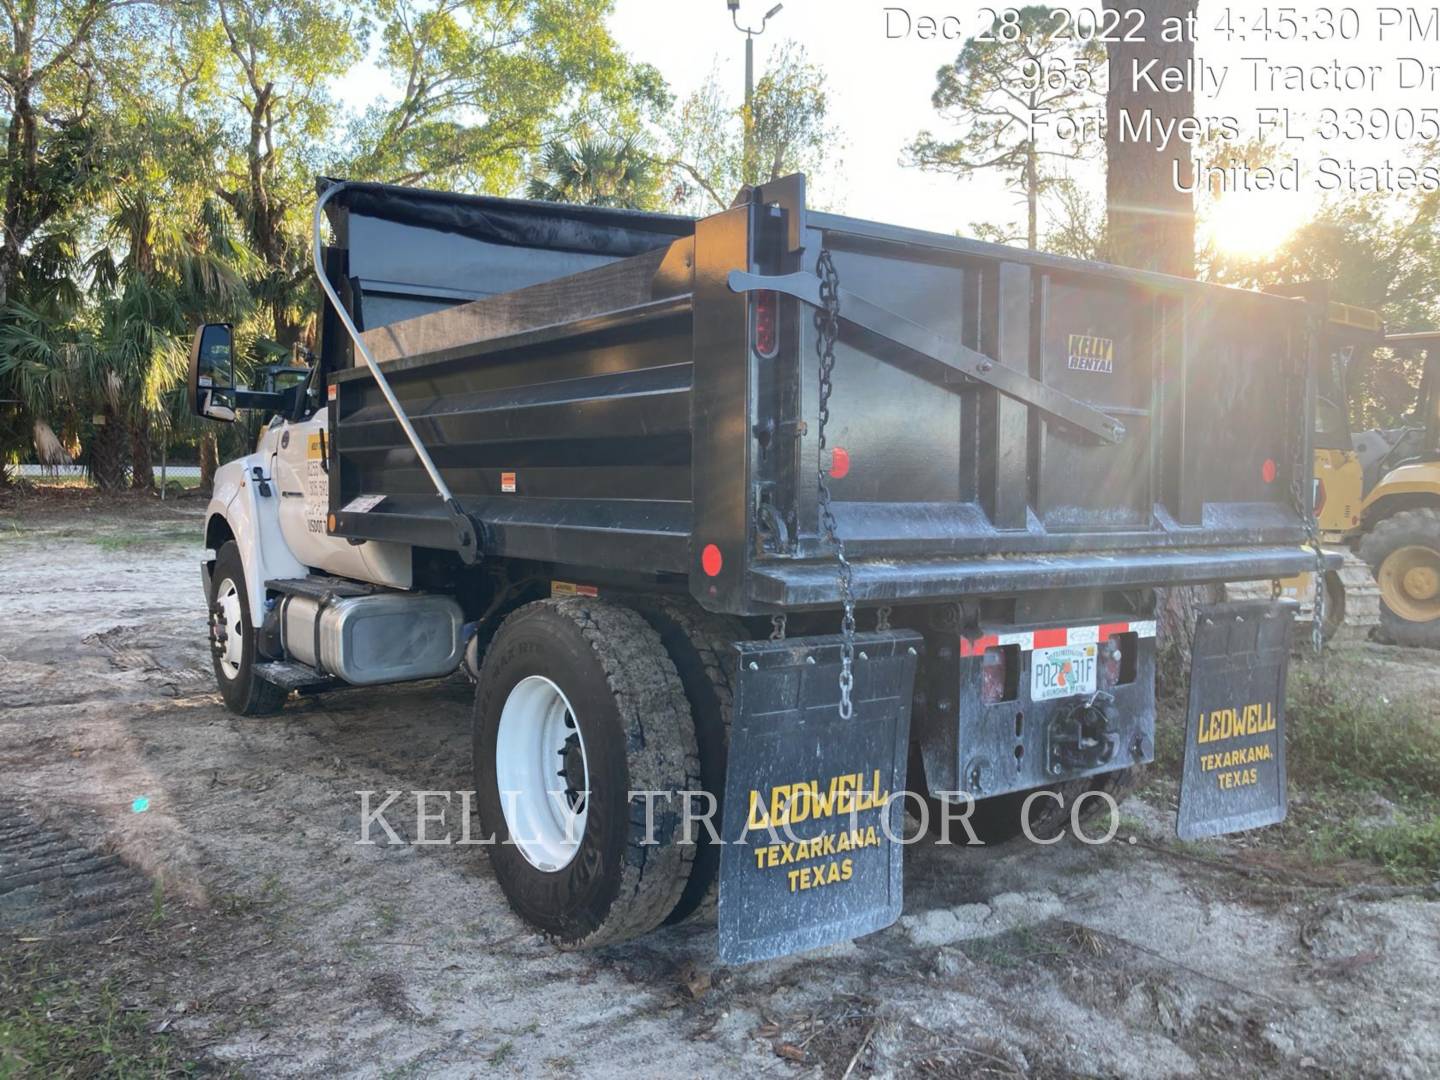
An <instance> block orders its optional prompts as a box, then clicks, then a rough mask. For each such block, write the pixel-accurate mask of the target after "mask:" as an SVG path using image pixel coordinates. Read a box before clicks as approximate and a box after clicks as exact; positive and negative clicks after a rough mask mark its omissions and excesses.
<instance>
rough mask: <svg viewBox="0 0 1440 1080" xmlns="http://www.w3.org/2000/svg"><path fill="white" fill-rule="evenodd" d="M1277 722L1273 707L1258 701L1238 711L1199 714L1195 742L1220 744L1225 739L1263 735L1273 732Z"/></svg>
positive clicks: (1272, 704) (1217, 710)
mask: <svg viewBox="0 0 1440 1080" xmlns="http://www.w3.org/2000/svg"><path fill="white" fill-rule="evenodd" d="M1278 722H1279V721H1278V720H1277V718H1276V716H1275V705H1274V703H1273V702H1269V701H1258V702H1255V703H1254V704H1251V705H1243V706H1241V707H1240V708H1238V709H1215V710H1214V711H1213V712H1210V713H1201V714H1200V723H1199V728H1198V733H1197V735H1196V740H1195V741H1196V742H1199V743H1202V744H1203V743H1211V742H1221V741H1223V740H1225V739H1239V738H1244V737H1245V736H1247V735H1263V734H1265V733H1266V732H1269V731H1274V730H1275V728H1276V725H1277V724H1278Z"/></svg>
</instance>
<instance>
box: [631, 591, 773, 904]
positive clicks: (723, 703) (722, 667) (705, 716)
mask: <svg viewBox="0 0 1440 1080" xmlns="http://www.w3.org/2000/svg"><path fill="white" fill-rule="evenodd" d="M634 606H635V609H636V610H637V611H639V612H640V614H641V615H642V616H644V618H645V621H646V622H647V623H649V624H650V626H651V627H652V628H653V629H654V630H655V632H656V633H657V634H659V635H660V640H661V641H662V642H663V643H664V645H665V651H666V652H667V653H669V655H670V659H671V661H672V662H673V663H674V664H675V670H676V671H677V672H679V674H680V682H681V683H682V685H684V687H685V696H686V697H687V698H688V699H689V701H690V713H691V715H692V716H693V717H694V719H695V741H696V745H697V747H698V749H699V752H700V778H701V783H702V787H703V789H704V790H705V791H707V792H709V793H710V794H711V795H713V796H714V797H715V807H716V809H715V814H714V817H713V818H712V819H711V820H712V823H713V825H714V827H715V831H716V833H717V834H718V833H719V832H720V828H721V823H722V822H723V820H724V817H723V814H724V799H725V763H726V760H727V759H728V756H729V750H730V715H731V710H732V708H733V706H734V702H735V675H736V671H735V664H736V657H735V654H734V653H733V652H732V650H731V647H730V646H731V644H732V643H733V642H736V641H743V640H744V639H745V638H746V636H747V635H746V633H745V628H744V626H743V625H742V624H741V623H740V622H739V621H738V620H736V619H732V618H728V617H726V616H724V615H714V614H712V613H710V612H708V611H706V610H704V609H703V608H701V607H700V606H699V605H698V604H696V603H695V602H694V601H692V600H687V599H681V598H679V597H675V598H671V597H658V598H650V597H647V598H644V599H640V600H637V601H636V602H635V605H634ZM699 809H700V810H701V811H703V810H704V809H705V807H701V808H699ZM694 833H695V838H696V851H695V865H694V868H693V869H692V870H691V872H690V881H689V883H688V884H687V885H686V886H685V891H684V892H683V893H681V895H680V900H679V902H678V903H677V904H676V905H675V910H674V911H672V912H671V913H670V915H669V917H668V918H666V920H665V921H666V923H678V922H682V921H684V920H685V919H688V918H690V917H691V916H692V915H693V916H695V917H696V918H698V919H701V920H704V919H712V918H714V916H715V913H716V910H717V907H718V904H719V881H720V851H721V848H720V846H719V845H718V844H715V843H712V842H711V840H710V833H709V832H708V830H706V829H705V827H704V826H703V825H701V824H699V823H696V825H695V826H694Z"/></svg>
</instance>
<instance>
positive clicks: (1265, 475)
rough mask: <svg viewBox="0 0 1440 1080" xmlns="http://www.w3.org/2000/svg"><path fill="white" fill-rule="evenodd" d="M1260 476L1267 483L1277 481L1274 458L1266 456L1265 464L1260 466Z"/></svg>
mask: <svg viewBox="0 0 1440 1080" xmlns="http://www.w3.org/2000/svg"><path fill="white" fill-rule="evenodd" d="M1260 478H1261V479H1262V480H1264V481H1265V483H1267V484H1273V483H1274V482H1275V461H1274V459H1273V458H1266V459H1265V464H1264V465H1261V466H1260Z"/></svg>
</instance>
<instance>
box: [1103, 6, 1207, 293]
mask: <svg viewBox="0 0 1440 1080" xmlns="http://www.w3.org/2000/svg"><path fill="white" fill-rule="evenodd" d="M1197 3H1198V0H1147V2H1145V3H1142V4H1140V5H1139V6H1140V7H1142V8H1143V9H1144V10H1145V13H1146V16H1147V17H1146V21H1145V27H1144V29H1143V30H1142V31H1141V36H1144V37H1145V38H1146V39H1147V40H1144V41H1120V42H1114V43H1111V44H1110V45H1108V46H1107V50H1108V68H1109V75H1110V90H1109V93H1108V94H1107V95H1106V98H1105V121H1106V134H1105V158H1106V173H1105V202H1106V206H1107V208H1108V210H1109V218H1110V221H1109V225H1110V233H1109V236H1110V257H1111V258H1112V259H1114V260H1115V261H1116V262H1118V263H1121V264H1123V265H1125V266H1134V267H1138V268H1139V269H1142V270H1158V271H1160V272H1161V273H1166V274H1177V275H1179V276H1181V277H1194V276H1195V199H1194V196H1193V195H1191V194H1190V193H1189V191H1188V188H1189V187H1190V186H1192V177H1193V174H1194V168H1195V163H1194V161H1193V160H1192V158H1191V156H1190V144H1189V143H1186V142H1184V141H1182V140H1180V139H1174V140H1172V141H1171V143H1170V146H1169V147H1168V148H1167V149H1164V150H1162V149H1161V141H1162V140H1161V139H1160V137H1159V136H1158V135H1157V136H1155V137H1154V142H1153V144H1152V143H1145V142H1139V143H1137V142H1134V141H1133V140H1132V141H1122V140H1121V136H1122V128H1121V123H1120V120H1121V117H1122V116H1128V117H1129V118H1130V128H1131V130H1134V129H1135V128H1137V127H1139V128H1140V130H1142V131H1143V130H1145V129H1144V127H1142V126H1141V121H1142V119H1143V118H1144V116H1145V113H1146V111H1147V110H1149V113H1150V115H1151V117H1152V118H1153V120H1154V121H1155V122H1154V123H1152V124H1151V126H1150V128H1149V130H1150V131H1152V132H1159V131H1161V130H1163V129H1165V128H1168V127H1169V122H1170V121H1172V120H1177V119H1180V118H1183V117H1189V116H1193V115H1194V113H1195V89H1194V87H1193V86H1191V85H1188V84H1187V86H1186V88H1185V89H1182V90H1177V91H1174V92H1173V93H1171V92H1166V91H1156V90H1152V89H1151V88H1150V87H1149V86H1148V85H1147V84H1145V83H1143V82H1142V83H1141V84H1140V85H1138V86H1137V85H1136V83H1137V80H1136V78H1135V75H1136V72H1137V71H1139V70H1143V69H1144V67H1145V65H1146V64H1148V63H1149V62H1150V61H1152V60H1155V61H1158V63H1157V65H1156V67H1155V68H1154V69H1152V72H1158V71H1161V70H1163V69H1166V68H1175V69H1177V70H1180V71H1187V70H1189V68H1188V67H1187V64H1190V63H1192V62H1193V61H1194V59H1195V42H1194V40H1193V38H1191V37H1190V35H1189V34H1188V33H1187V34H1184V35H1180V36H1182V37H1184V38H1185V39H1186V40H1182V41H1178V42H1165V41H1161V40H1160V32H1161V29H1162V27H1163V25H1164V21H1165V20H1166V19H1167V18H1170V19H1186V18H1187V17H1189V18H1193V17H1194V15H1195V9H1196V5H1197ZM1135 6H1136V5H1135V3H1134V0H1105V7H1106V8H1107V9H1109V10H1123V9H1124V8H1127V7H1131V8H1133V7H1135ZM1125 36H1128V35H1125ZM1177 181H1178V182H1177ZM1182 186H1183V190H1182Z"/></svg>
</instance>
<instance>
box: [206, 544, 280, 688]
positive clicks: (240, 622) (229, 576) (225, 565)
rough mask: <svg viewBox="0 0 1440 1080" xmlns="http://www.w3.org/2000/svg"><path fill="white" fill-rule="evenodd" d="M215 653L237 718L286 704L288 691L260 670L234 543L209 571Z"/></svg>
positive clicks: (218, 678) (226, 546)
mask: <svg viewBox="0 0 1440 1080" xmlns="http://www.w3.org/2000/svg"><path fill="white" fill-rule="evenodd" d="M208 599H209V602H210V653H211V659H212V660H213V661H214V665H215V681H216V683H218V684H219V686H220V696H221V697H222V698H224V699H225V707H226V708H227V709H229V710H230V711H231V712H233V713H235V714H236V715H237V716H267V715H270V714H272V713H277V712H279V711H280V709H281V708H282V707H283V706H284V704H285V698H286V696H287V693H288V692H287V691H286V690H284V689H283V688H281V687H279V686H276V685H275V684H274V683H268V682H266V681H265V680H264V679H262V678H260V676H258V675H256V674H255V662H256V659H257V657H258V656H259V651H258V649H257V647H256V631H255V622H254V620H253V619H252V618H251V617H250V601H249V599H247V595H246V589H245V567H244V565H243V564H242V563H241V561H240V548H239V547H237V546H236V544H235V541H233V540H230V541H227V542H226V543H224V544H222V545H221V547H220V550H219V551H218V552H216V554H215V568H214V570H213V571H212V572H211V575H210V596H209V597H208Z"/></svg>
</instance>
